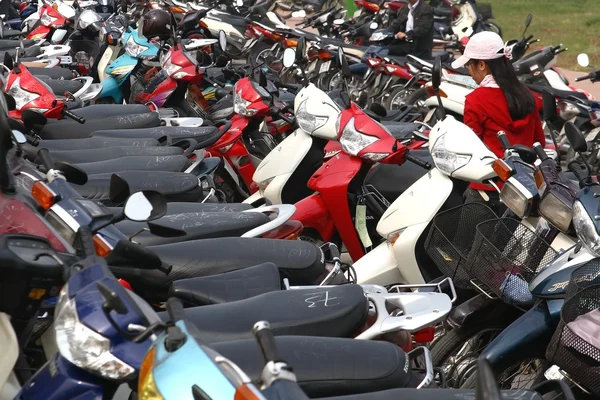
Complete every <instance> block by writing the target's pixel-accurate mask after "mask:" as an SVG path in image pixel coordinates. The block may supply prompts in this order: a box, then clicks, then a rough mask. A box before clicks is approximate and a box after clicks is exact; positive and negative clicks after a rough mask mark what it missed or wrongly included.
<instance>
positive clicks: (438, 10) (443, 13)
mask: <svg viewBox="0 0 600 400" xmlns="http://www.w3.org/2000/svg"><path fill="white" fill-rule="evenodd" d="M433 15H434V16H436V17H442V18H450V17H452V8H450V7H435V8H434V9H433Z"/></svg>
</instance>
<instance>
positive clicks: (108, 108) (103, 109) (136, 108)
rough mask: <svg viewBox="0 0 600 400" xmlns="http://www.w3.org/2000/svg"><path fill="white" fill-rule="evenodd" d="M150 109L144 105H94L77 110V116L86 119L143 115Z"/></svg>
mask: <svg viewBox="0 0 600 400" xmlns="http://www.w3.org/2000/svg"><path fill="white" fill-rule="evenodd" d="M149 111H150V109H149V108H148V106H146V105H144V104H94V105H91V106H86V107H81V108H78V109H77V111H75V112H76V113H77V115H79V116H81V117H83V118H86V119H98V118H106V117H113V116H115V115H130V114H144V113H147V112H149Z"/></svg>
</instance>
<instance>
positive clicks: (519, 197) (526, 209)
mask: <svg viewBox="0 0 600 400" xmlns="http://www.w3.org/2000/svg"><path fill="white" fill-rule="evenodd" d="M500 200H502V202H503V203H504V204H506V207H508V208H510V210H511V211H512V212H514V213H515V214H517V216H518V217H519V218H525V217H527V216H529V213H530V212H531V208H532V206H533V194H532V193H531V192H530V191H529V190H527V188H526V187H525V186H523V184H521V182H519V181H518V180H517V179H515V178H509V179H508V181H506V183H505V184H504V186H502V190H501V191H500Z"/></svg>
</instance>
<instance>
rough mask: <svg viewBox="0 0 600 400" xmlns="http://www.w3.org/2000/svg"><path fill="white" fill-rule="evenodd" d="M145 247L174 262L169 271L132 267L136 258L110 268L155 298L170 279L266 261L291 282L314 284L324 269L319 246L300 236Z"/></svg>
mask: <svg viewBox="0 0 600 400" xmlns="http://www.w3.org/2000/svg"><path fill="white" fill-rule="evenodd" d="M148 248H149V249H151V250H152V251H153V252H154V253H156V254H157V255H158V256H159V257H160V259H161V260H162V261H163V262H164V263H166V264H169V265H172V266H173V269H172V271H171V273H170V274H169V275H165V274H163V273H162V272H160V271H149V270H147V269H146V270H143V269H141V268H140V269H138V268H135V267H136V266H135V260H131V261H128V262H127V266H123V267H121V266H115V267H112V268H111V269H112V270H113V272H115V274H116V275H117V276H118V277H120V278H123V279H126V280H127V281H128V282H129V283H130V284H131V285H132V286H133V288H134V289H135V291H136V293H139V294H140V295H141V296H142V297H144V298H146V299H152V300H156V301H164V300H166V298H167V294H168V291H169V287H170V286H171V282H173V281H176V280H179V279H186V278H194V277H199V276H209V275H216V274H221V273H224V272H229V271H235V270H239V269H242V268H247V267H251V266H254V265H258V264H261V263H265V262H272V263H274V264H275V265H277V267H278V268H279V272H280V274H281V277H282V279H283V278H288V279H289V280H290V284H292V285H310V284H314V283H316V282H317V281H318V280H319V278H320V277H321V276H322V275H323V273H324V272H325V264H324V256H323V252H322V251H321V249H320V248H319V247H317V246H315V245H314V244H312V243H308V242H303V241H300V240H277V239H260V238H220V239H204V240H195V241H189V242H182V243H173V244H165V245H160V246H149V247H148ZM111 265H114V264H111Z"/></svg>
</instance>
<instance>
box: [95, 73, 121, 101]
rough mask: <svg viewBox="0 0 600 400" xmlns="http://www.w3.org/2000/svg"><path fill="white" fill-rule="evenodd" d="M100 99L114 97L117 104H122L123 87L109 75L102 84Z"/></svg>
mask: <svg viewBox="0 0 600 400" xmlns="http://www.w3.org/2000/svg"><path fill="white" fill-rule="evenodd" d="M98 97H99V98H104V97H112V99H113V100H114V101H115V103H116V104H120V103H122V102H123V93H121V85H119V82H117V80H116V79H115V78H114V77H113V76H110V75H109V76H108V77H107V78H106V79H105V80H104V81H103V82H102V90H101V91H100V95H99V96H98Z"/></svg>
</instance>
